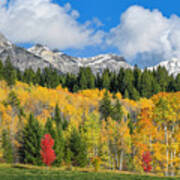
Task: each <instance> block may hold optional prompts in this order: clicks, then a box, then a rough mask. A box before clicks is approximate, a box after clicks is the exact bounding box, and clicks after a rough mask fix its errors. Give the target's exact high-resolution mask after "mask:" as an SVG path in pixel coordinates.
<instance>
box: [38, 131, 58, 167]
mask: <svg viewBox="0 0 180 180" xmlns="http://www.w3.org/2000/svg"><path fill="white" fill-rule="evenodd" d="M53 146H54V140H53V139H52V137H51V135H50V134H45V135H44V137H43V138H42V139H41V156H42V159H43V163H45V164H46V165H47V166H51V164H52V163H53V162H54V160H55V159H56V155H55V152H54V150H53V149H52V148H53Z"/></svg>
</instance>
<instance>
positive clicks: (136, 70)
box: [133, 65, 141, 91]
mask: <svg viewBox="0 0 180 180" xmlns="http://www.w3.org/2000/svg"><path fill="white" fill-rule="evenodd" d="M133 74H134V87H135V88H136V89H137V91H140V82H141V70H140V69H139V68H138V66H137V65H135V67H134V71H133Z"/></svg>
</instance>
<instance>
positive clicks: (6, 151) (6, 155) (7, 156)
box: [2, 130, 13, 163]
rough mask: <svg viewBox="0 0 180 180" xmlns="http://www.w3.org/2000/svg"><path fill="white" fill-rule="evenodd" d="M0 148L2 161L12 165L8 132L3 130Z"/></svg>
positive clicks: (11, 150)
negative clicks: (0, 149) (0, 146)
mask: <svg viewBox="0 0 180 180" xmlns="http://www.w3.org/2000/svg"><path fill="white" fill-rule="evenodd" d="M2 148H3V159H4V160H5V161H6V163H13V148H12V144H11V139H10V135H9V132H8V131H7V130H3V132H2Z"/></svg>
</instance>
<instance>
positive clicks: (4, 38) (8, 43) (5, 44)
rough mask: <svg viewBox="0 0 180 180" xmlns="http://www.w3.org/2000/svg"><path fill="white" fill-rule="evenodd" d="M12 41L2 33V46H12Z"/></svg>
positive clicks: (0, 45) (0, 43)
mask: <svg viewBox="0 0 180 180" xmlns="http://www.w3.org/2000/svg"><path fill="white" fill-rule="evenodd" d="M11 45H12V43H11V42H10V41H8V40H7V39H6V37H5V36H4V35H3V34H1V33H0V47H1V48H2V47H3V48H5V47H9V46H11Z"/></svg>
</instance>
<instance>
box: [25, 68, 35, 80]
mask: <svg viewBox="0 0 180 180" xmlns="http://www.w3.org/2000/svg"><path fill="white" fill-rule="evenodd" d="M34 79H35V73H34V71H33V69H32V68H29V69H26V70H25V71H24V76H23V80H24V82H26V83H28V84H32V83H33V81H34Z"/></svg>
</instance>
